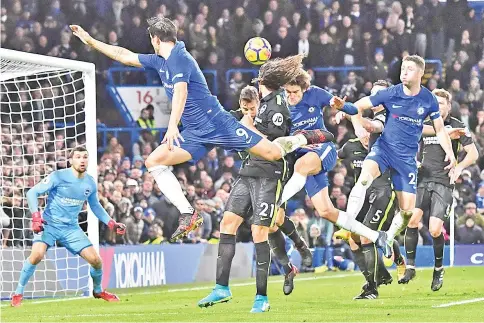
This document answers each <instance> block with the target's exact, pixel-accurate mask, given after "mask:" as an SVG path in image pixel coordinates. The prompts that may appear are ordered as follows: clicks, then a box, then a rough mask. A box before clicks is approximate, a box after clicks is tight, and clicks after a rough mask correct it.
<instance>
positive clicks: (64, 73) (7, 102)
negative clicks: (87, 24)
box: [0, 56, 96, 299]
mask: <svg viewBox="0 0 484 323" xmlns="http://www.w3.org/2000/svg"><path fill="white" fill-rule="evenodd" d="M1 73H2V76H1V78H0V90H1V94H0V105H1V106H0V132H1V138H0V149H1V155H0V156H1V157H0V196H1V201H0V203H1V204H0V216H1V221H0V229H1V233H2V249H1V267H0V271H1V277H0V279H1V297H2V299H3V298H8V297H9V296H10V295H11V294H12V292H13V291H14V290H15V288H16V284H17V282H18V278H19V275H20V270H21V268H22V264H23V262H24V260H25V258H26V257H27V256H28V255H29V253H30V248H31V246H32V239H33V234H32V231H31V230H30V218H31V214H30V212H29V210H28V206H27V201H26V198H25V193H26V192H27V191H28V189H29V188H31V187H32V186H33V185H35V184H36V183H38V182H39V181H40V180H41V179H42V178H44V177H45V176H46V175H47V174H49V173H50V172H52V171H54V170H57V169H62V168H66V167H67V157H68V150H69V149H70V148H72V147H74V146H76V145H79V144H84V143H85V133H86V125H85V111H84V103H85V95H86V93H85V82H84V81H85V75H84V73H83V72H78V71H74V70H66V69H59V68H53V67H49V66H44V65H42V56H39V64H32V63H22V62H20V61H13V60H8V59H5V58H3V57H2V59H1ZM89 95H95V94H94V93H89ZM94 156H95V152H94ZM40 200H43V199H40ZM44 204H45V200H44V201H41V202H40V205H41V206H42V207H43V206H44ZM79 224H80V225H81V227H82V228H83V229H84V230H85V231H86V232H87V212H86V211H83V212H82V213H81V214H80V215H79ZM95 241H96V240H95ZM88 282H89V267H88V265H87V264H86V263H85V262H84V260H82V259H81V258H80V257H77V256H72V255H70V254H69V253H68V252H67V251H66V250H65V248H62V247H56V248H51V249H50V250H49V251H48V252H47V254H46V257H45V259H44V261H42V262H41V263H40V264H39V265H38V266H37V270H36V273H35V275H34V276H33V277H32V278H31V280H30V282H29V284H28V285H27V287H26V289H25V294H24V295H25V296H26V297H32V296H33V297H38V296H40V297H41V296H58V295H67V294H68V295H72V294H83V293H85V292H87V290H88Z"/></svg>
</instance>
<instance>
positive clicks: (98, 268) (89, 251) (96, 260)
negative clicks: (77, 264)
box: [79, 246, 119, 302]
mask: <svg viewBox="0 0 484 323" xmlns="http://www.w3.org/2000/svg"><path fill="white" fill-rule="evenodd" d="M79 255H80V256H81V257H82V258H84V259H85V260H86V261H87V263H88V264H89V265H90V266H91V268H90V269H89V274H90V275H91V278H92V282H93V296H94V298H101V299H103V300H105V301H108V302H119V298H118V296H116V295H115V294H112V293H110V292H108V291H106V290H103V289H102V286H101V282H102V278H103V269H102V266H103V263H102V260H101V257H99V254H98V253H97V251H96V249H94V247H93V246H90V247H87V248H84V249H82V251H81V252H80V254H79Z"/></svg>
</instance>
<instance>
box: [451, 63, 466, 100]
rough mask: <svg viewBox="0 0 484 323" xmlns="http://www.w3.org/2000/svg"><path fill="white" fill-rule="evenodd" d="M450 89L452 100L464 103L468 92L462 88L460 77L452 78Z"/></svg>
mask: <svg viewBox="0 0 484 323" xmlns="http://www.w3.org/2000/svg"><path fill="white" fill-rule="evenodd" d="M454 66H455V64H454ZM448 91H449V93H450V94H451V95H452V100H454V101H457V102H458V103H464V100H465V97H466V93H465V91H464V90H463V89H462V88H461V86H460V80H459V79H453V80H452V82H451V83H450V87H449V90H448Z"/></svg>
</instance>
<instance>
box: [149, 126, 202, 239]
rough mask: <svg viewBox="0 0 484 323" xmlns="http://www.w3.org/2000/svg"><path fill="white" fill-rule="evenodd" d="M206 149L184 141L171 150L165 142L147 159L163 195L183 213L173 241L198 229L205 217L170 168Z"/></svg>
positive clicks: (199, 144) (200, 153)
mask: <svg viewBox="0 0 484 323" xmlns="http://www.w3.org/2000/svg"><path fill="white" fill-rule="evenodd" d="M182 135H183V133H182ZM205 151H206V149H205V147H204V146H203V145H201V143H193V144H192V142H186V143H183V148H180V147H176V146H175V147H174V148H173V150H170V149H169V148H168V145H166V144H163V145H160V146H158V148H156V149H155V150H154V151H153V152H152V153H151V154H150V155H149V156H148V158H147V159H146V161H145V165H146V167H147V168H148V171H149V172H150V173H151V175H153V178H154V179H155V181H156V183H157V184H158V187H159V188H160V190H161V192H162V193H163V195H165V196H166V198H168V200H170V202H171V203H173V205H175V206H176V208H177V209H178V211H180V213H181V216H180V218H179V225H178V228H177V230H176V231H175V232H174V233H173V235H172V236H171V240H172V241H175V240H178V239H180V238H182V237H183V236H185V235H186V234H188V232H190V231H191V230H194V229H196V228H197V227H198V226H200V225H201V224H202V223H203V218H202V217H201V216H200V215H199V214H198V213H197V212H196V211H195V209H194V208H193V207H192V206H191V204H190V202H188V200H187V198H186V197H185V194H183V190H182V188H181V186H180V182H178V179H177V178H176V176H175V174H173V172H172V171H171V170H170V166H173V165H178V164H181V163H184V162H187V161H189V160H191V159H192V158H193V156H192V154H197V156H198V155H200V156H201V155H203V153H204V152H205Z"/></svg>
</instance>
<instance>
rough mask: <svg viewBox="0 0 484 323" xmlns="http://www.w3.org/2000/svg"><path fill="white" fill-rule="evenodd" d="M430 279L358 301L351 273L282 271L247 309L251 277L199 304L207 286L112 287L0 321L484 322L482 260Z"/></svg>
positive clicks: (5, 310) (4, 314)
mask: <svg viewBox="0 0 484 323" xmlns="http://www.w3.org/2000/svg"><path fill="white" fill-rule="evenodd" d="M393 275H394V276H395V275H396V273H395V272H393ZM431 277H432V271H431V270H428V269H424V270H418V271H417V277H416V279H415V280H414V281H412V282H410V284H408V285H398V283H397V282H396V278H395V280H394V283H393V284H392V285H389V286H382V287H381V288H380V289H379V292H380V297H379V298H378V299H377V300H359V301H355V300H353V296H355V295H356V294H358V293H359V291H360V287H361V285H362V283H363V278H362V276H361V274H359V273H356V272H352V273H345V272H335V273H323V274H304V275H299V276H298V277H296V282H295V283H296V287H295V289H294V292H293V293H292V295H290V296H284V294H283V293H282V277H281V276H279V277H271V280H270V283H269V292H268V295H269V301H270V304H271V310H270V312H268V313H261V314H250V313H249V311H250V308H251V306H252V302H253V299H254V294H255V285H254V281H253V280H250V281H233V282H232V288H231V289H232V294H233V297H234V298H233V299H232V300H231V301H230V302H228V303H224V304H218V305H216V306H214V307H210V308H204V309H200V308H198V307H197V301H198V300H199V299H201V298H202V297H204V296H206V295H207V294H208V293H209V292H210V290H211V288H212V286H213V285H212V284H189V285H177V286H173V285H171V286H164V287H152V288H138V289H125V290H112V291H114V292H116V293H118V296H119V297H120V298H121V302H119V303H107V302H104V301H102V300H96V299H93V298H76V299H52V300H51V299H44V300H32V301H29V300H27V301H24V304H23V305H22V306H21V307H20V308H11V307H9V304H8V302H2V305H1V308H0V309H1V322H160V321H177V322H189V321H196V322H261V321H267V322H322V321H324V322H480V321H484V266H483V267H455V268H447V269H446V275H445V280H444V286H443V287H442V289H441V290H440V291H438V292H432V291H431V290H430V281H431ZM464 301H469V302H468V303H463V302H464ZM457 303H459V304H457Z"/></svg>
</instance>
